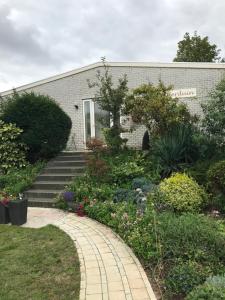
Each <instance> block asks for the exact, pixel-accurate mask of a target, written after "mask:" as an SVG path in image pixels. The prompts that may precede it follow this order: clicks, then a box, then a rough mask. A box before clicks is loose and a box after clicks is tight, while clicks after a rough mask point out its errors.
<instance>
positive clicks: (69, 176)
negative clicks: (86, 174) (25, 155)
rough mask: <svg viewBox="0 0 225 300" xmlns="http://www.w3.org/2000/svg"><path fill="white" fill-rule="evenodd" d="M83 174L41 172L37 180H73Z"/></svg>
mask: <svg viewBox="0 0 225 300" xmlns="http://www.w3.org/2000/svg"><path fill="white" fill-rule="evenodd" d="M80 175H81V174H68V173H66V174H64V173H60V174H58V173H50V174H41V175H39V176H38V177H37V178H36V180H37V181H46V182H47V181H61V182H68V181H69V182H70V181H72V180H73V178H74V177H78V176H80Z"/></svg>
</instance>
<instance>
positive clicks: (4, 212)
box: [0, 202, 10, 224]
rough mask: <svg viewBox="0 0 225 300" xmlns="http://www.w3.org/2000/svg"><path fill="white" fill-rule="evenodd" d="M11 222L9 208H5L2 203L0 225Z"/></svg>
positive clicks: (0, 205) (0, 204) (0, 206)
mask: <svg viewBox="0 0 225 300" xmlns="http://www.w3.org/2000/svg"><path fill="white" fill-rule="evenodd" d="M9 221H10V219H9V209H8V206H5V205H3V204H2V203H1V202H0V224H8V223H9Z"/></svg>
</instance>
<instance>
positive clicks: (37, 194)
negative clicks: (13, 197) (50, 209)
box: [25, 189, 63, 200]
mask: <svg viewBox="0 0 225 300" xmlns="http://www.w3.org/2000/svg"><path fill="white" fill-rule="evenodd" d="M62 191H63V189H61V190H55V189H54V190H41V189H30V190H28V191H26V192H25V195H26V196H27V198H28V200H29V199H30V198H50V199H51V198H55V197H56V196H57V195H58V194H59V193H61V192H62Z"/></svg>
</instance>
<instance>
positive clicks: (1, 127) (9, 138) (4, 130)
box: [0, 120, 26, 173]
mask: <svg viewBox="0 0 225 300" xmlns="http://www.w3.org/2000/svg"><path fill="white" fill-rule="evenodd" d="M22 132H23V130H22V129H20V128H18V127H16V126H15V125H14V124H6V123H4V122H3V121H2V120H0V172H3V173H7V172H8V171H9V170H10V169H12V168H22V167H24V166H25V165H26V160H25V151H26V146H25V145H24V144H23V143H21V142H19V137H20V135H21V134H22Z"/></svg>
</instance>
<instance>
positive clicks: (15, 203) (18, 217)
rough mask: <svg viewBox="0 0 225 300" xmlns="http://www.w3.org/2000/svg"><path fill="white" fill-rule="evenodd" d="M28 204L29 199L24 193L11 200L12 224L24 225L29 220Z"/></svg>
mask: <svg viewBox="0 0 225 300" xmlns="http://www.w3.org/2000/svg"><path fill="white" fill-rule="evenodd" d="M27 204H28V200H27V199H26V198H24V197H23V195H22V194H19V197H18V198H15V199H13V200H11V201H9V204H8V206H9V217H10V221H11V223H12V225H23V224H24V223H26V222H27Z"/></svg>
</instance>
